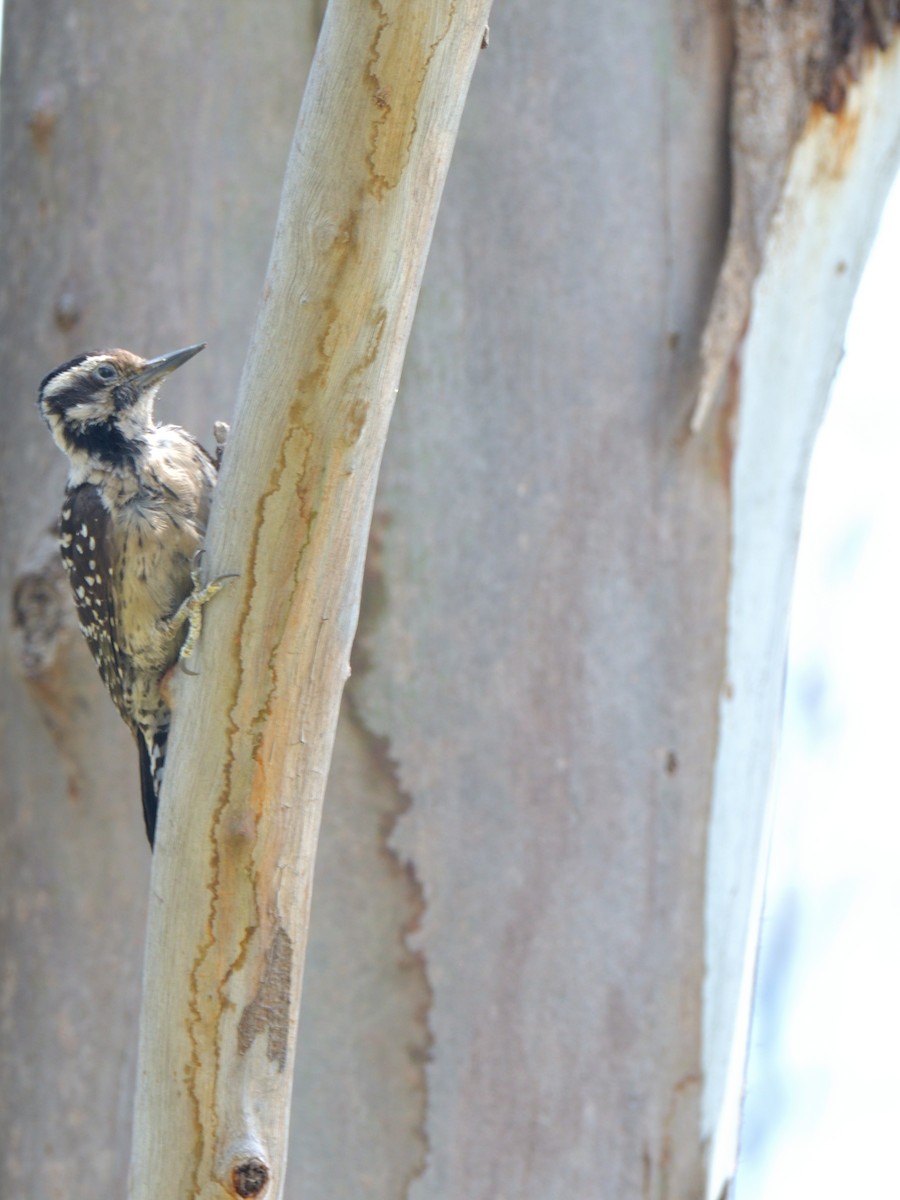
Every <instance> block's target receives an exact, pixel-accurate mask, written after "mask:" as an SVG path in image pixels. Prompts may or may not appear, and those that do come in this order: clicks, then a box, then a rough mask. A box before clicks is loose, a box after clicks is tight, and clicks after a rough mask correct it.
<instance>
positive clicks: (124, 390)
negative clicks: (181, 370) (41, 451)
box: [38, 344, 203, 467]
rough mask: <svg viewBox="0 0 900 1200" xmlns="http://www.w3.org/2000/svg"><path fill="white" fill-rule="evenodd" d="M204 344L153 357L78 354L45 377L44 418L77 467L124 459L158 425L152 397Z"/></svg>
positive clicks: (40, 404) (132, 454)
mask: <svg viewBox="0 0 900 1200" xmlns="http://www.w3.org/2000/svg"><path fill="white" fill-rule="evenodd" d="M202 349H203V346H202V344H201V345H198V346H188V347H187V348H186V349H185V350H176V351H175V352H174V353H173V354H164V355H162V356H161V357H160V358H153V359H150V360H147V359H144V358H140V357H139V356H138V355H137V354H132V353H131V352H130V351H129V350H102V351H95V352H92V353H89V354H79V355H78V357H77V358H73V359H71V360H70V361H69V362H67V363H63V364H62V366H60V367H57V368H56V370H55V371H51V372H50V374H49V375H48V376H47V377H46V379H44V380H43V382H42V383H41V387H40V392H39V395H38V407H39V408H40V411H41V416H42V417H43V418H44V420H45V421H46V422H47V425H48V426H49V428H50V432H51V433H52V434H53V438H54V440H55V442H56V444H57V445H58V446H59V448H60V449H61V450H62V451H63V452H64V453H65V454H67V455H68V456H69V459H70V461H71V462H72V465H73V467H75V466H78V465H83V464H85V463H87V462H97V463H100V464H116V463H124V462H125V461H127V460H128V459H133V458H134V457H135V455H136V454H137V453H138V452H139V450H140V448H141V445H142V442H143V439H144V437H145V436H146V434H147V433H148V432H149V431H150V430H151V429H152V428H153V401H154V399H155V397H156V393H157V391H158V390H159V386H160V384H161V383H162V381H163V380H164V379H165V377H166V376H167V375H169V374H170V373H171V372H172V371H174V370H175V369H176V367H180V366H181V365H182V363H186V362H187V361H188V359H189V358H193V357H194V355H195V354H197V353H199V351H200V350H202Z"/></svg>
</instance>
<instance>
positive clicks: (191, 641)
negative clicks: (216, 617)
mask: <svg viewBox="0 0 900 1200" xmlns="http://www.w3.org/2000/svg"><path fill="white" fill-rule="evenodd" d="M203 554H204V551H203V549H202V548H201V549H200V550H198V551H197V553H196V554H195V555H194V565H193V567H192V569H191V591H190V595H189V596H187V598H186V599H185V600H184V601H183V602H182V604H181V605H180V607H179V609H178V611H177V612H176V613H175V616H174V617H173V618H172V624H173V625H174V626H175V627H176V628H177V627H179V626H181V625H183V624H184V623H185V622H187V633H186V635H185V639H184V642H183V643H182V645H181V650H180V651H179V654H178V661H179V664H180V666H181V669H182V671H184V673H185V675H199V673H200V672H199V671H192V670H191V669H190V668H189V667H188V666H187V665H186V660H187V659H189V658H191V657H192V656H193V654H194V651H195V650H196V649H197V643H198V642H199V640H200V632H201V630H202V628H203V609H204V607H205V606H206V605H207V604H209V602H210V600H212V598H213V596H216V595H218V593H219V592H220V591H221V590H222V588H223V587H224V586H225V584H226V583H227V582H228V580H229V579H237V578H238V575H237V572H235V571H229V572H228V573H227V574H225V575H217V576H216V577H215V579H211V580H210V581H209V583H207V584H203V583H201V581H200V571H199V568H200V563H201V562H202V561H203Z"/></svg>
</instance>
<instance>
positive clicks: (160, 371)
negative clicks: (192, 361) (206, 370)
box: [129, 342, 206, 392]
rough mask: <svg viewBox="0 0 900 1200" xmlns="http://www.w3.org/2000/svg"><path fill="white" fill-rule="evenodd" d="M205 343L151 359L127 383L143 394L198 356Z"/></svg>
mask: <svg viewBox="0 0 900 1200" xmlns="http://www.w3.org/2000/svg"><path fill="white" fill-rule="evenodd" d="M205 345H206V342H198V343H197V345H196V346H186V347H185V349H184V350H173V351H172V353H171V354H161V355H160V356H159V358H151V359H150V361H149V362H147V363H145V364H144V367H143V369H142V370H140V371H138V373H137V375H132V377H131V379H130V380H129V383H131V384H132V385H137V387H138V388H139V389H140V390H141V391H142V392H143V391H146V389H147V388H149V387H153V385H154V384H157V383H161V382H162V380H163V379H165V377H166V376H167V375H171V374H172V372H173V371H175V370H177V369H178V367H181V366H183V365H184V364H185V363H186V362H187V361H188V359H189V358H193V357H194V355H195V354H199V353H200V351H201V350H202V349H203V347H204V346H205Z"/></svg>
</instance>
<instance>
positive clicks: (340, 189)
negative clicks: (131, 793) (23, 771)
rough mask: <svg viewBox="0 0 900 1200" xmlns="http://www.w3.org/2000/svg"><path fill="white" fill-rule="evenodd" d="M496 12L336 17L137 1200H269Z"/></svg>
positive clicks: (279, 289) (181, 807)
mask: <svg viewBox="0 0 900 1200" xmlns="http://www.w3.org/2000/svg"><path fill="white" fill-rule="evenodd" d="M489 8H490V4H489V0H457V2H455V3H454V2H453V0H435V2H432V3H426V2H425V0H416V3H404V2H402V0H384V2H381V3H372V4H370V5H367V6H360V5H358V4H354V3H350V0H332V2H331V4H330V5H329V7H328V12H327V15H326V19H325V23H324V26H323V29H322V34H321V37H320V41H319V47H318V50H317V52H316V57H315V61H314V63H313V67H312V70H311V74H310V78H309V82H308V85H307V89H306V94H305V97H304V101H303V106H302V108H301V112H300V118H299V122H298V127H297V132H296V135H295V140H294V144H293V147H292V151H291V155H290V160H289V163H288V168H287V174H286V179H285V185H284V192H283V196H282V204H281V211H280V214H279V219H278V226H277V230H276V235H275V242H274V246H273V251H272V258H271V261H270V265H269V271H268V276H267V280H266V284H265V288H264V291H263V299H262V305H261V308H260V312H259V317H258V323H257V328H256V332H255V334H254V338H253V342H252V345H251V348H250V353H249V357H248V360H247V364H246V367H245V371H244V376H243V380H242V384H241V391H240V397H239V400H238V407H237V414H236V419H235V422H234V426H233V429H232V433H231V437H230V439H229V444H228V448H227V451H226V455H225V463H224V466H223V471H222V477H221V481H220V484H219V489H218V494H217V499H216V503H215V508H214V512H213V515H212V520H211V524H210V529H209V535H208V538H207V548H208V554H207V558H206V562H205V566H206V567H207V569H208V570H209V572H210V573H211V574H212V573H218V572H225V571H235V572H239V575H240V577H239V578H238V579H237V580H235V581H234V582H233V583H231V584H229V586H228V588H227V589H226V591H225V592H223V593H222V595H221V596H220V597H218V598H217V599H216V600H215V601H214V602H213V603H212V604H211V605H210V606H209V608H208V609H207V613H206V623H205V628H204V633H203V637H202V642H201V657H200V660H199V663H200V675H199V677H198V678H188V677H181V678H180V679H179V680H178V681H177V683H176V685H175V691H176V697H175V699H176V710H175V711H176V719H175V722H174V724H173V729H172V737H171V741H170V748H169V763H168V772H167V779H166V786H165V792H164V799H163V806H162V812H161V819H160V825H159V830H158V839H157V850H156V854H155V856H154V864H153V875H152V882H151V906H150V915H149V924H148V933H147V956H146V963H145V986H144V1006H143V1011H142V1015H141V1035H140V1050H139V1055H140V1058H139V1077H138V1092H137V1098H136V1110H135V1135H134V1147H133V1156H132V1179H131V1190H130V1194H131V1196H132V1197H133V1200H149V1198H150V1197H155V1196H160V1195H166V1196H173V1197H185V1196H190V1197H201V1196H202V1197H207V1196H209V1197H212V1196H215V1197H221V1196H222V1195H223V1189H224V1194H226V1195H237V1196H258V1195H259V1196H261V1195H263V1194H265V1195H266V1196H267V1197H277V1196H280V1195H281V1192H282V1186H283V1174H284V1164H285V1159H286V1153H287V1120H288V1112H289V1104H290V1088H291V1076H292V1068H293V1058H294V1044H295V1031H296V1021H297V1014H298V1010H299V998H300V984H301V977H302V966H303V957H304V952H305V946H306V938H307V925H308V917H309V902H310V893H311V886H312V871H313V862H314V858H315V849H316V839H317V835H318V828H319V819H320V814H321V804H322V796H323V792H324V787H325V779H326V775H327V771H328V766H329V762H330V757H331V749H332V743H333V737H334V730H335V725H336V721H337V714H338V705H339V701H340V696H341V692H342V690H343V686H344V682H345V680H346V678H347V674H348V669H349V668H348V659H349V652H350V645H351V642H352V638H353V634H354V631H355V628H356V621H357V614H358V608H359V595H360V585H361V576H362V566H363V560H364V556H365V548H366V540H367V535H368V528H369V522H370V518H371V511H372V503H373V497H374V491H375V483H376V478H377V472H378V467H379V463H380V460H381V454H382V450H383V445H384V439H385V436H386V431H387V425H388V420H389V417H390V413H391V409H392V405H393V399H394V395H395V393H396V390H397V384H398V380H399V377H400V369H401V365H402V361H403V355H404V352H405V348H406V342H407V338H408V335H409V329H410V324H411V321H412V315H413V311H414V308H415V302H416V298H417V295H418V290H419V284H420V280H421V276H422V271H423V267H424V262H425V257H426V254H427V250H428V245H429V242H430V239H431V232H432V228H433V224H434V219H435V215H436V211H437V206H438V202H439V198H440V193H441V189H442V186H443V182H444V179H445V176H446V171H447V167H448V163H449V159H450V154H451V151H452V147H453V143H454V140H455V136H456V131H457V127H458V123H459V118H460V114H461V111H462V106H463V102H464V99H465V95H466V91H467V88H468V83H469V79H470V77H471V72H472V69H473V67H474V62H475V58H476V56H477V54H478V49H479V46H480V44H481V40H482V35H483V32H484V28H485V24H486V21H487V17H488V12H489Z"/></svg>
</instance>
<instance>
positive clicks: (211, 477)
mask: <svg viewBox="0 0 900 1200" xmlns="http://www.w3.org/2000/svg"><path fill="white" fill-rule="evenodd" d="M202 349H203V343H201V344H200V345H197V346H188V347H187V348H186V349H184V350H176V351H175V352H174V353H172V354H164V355H162V356H161V357H159V358H152V359H149V360H147V359H144V358H140V357H139V356H138V355H136V354H132V353H131V352H130V351H128V350H103V351H95V352H91V353H87V354H79V355H78V356H77V357H76V358H73V359H71V360H70V361H69V362H66V363H63V364H62V366H59V367H57V368H56V370H55V371H51V372H50V374H49V375H48V376H47V377H46V379H44V380H43V382H42V383H41V386H40V392H39V395H38V407H39V408H40V412H41V416H42V417H43V418H44V421H45V422H46V423H47V425H48V426H49V428H50V432H51V433H52V435H53V438H54V440H55V442H56V444H57V445H58V446H59V448H60V449H61V450H62V451H63V452H64V453H65V454H66V456H67V457H68V459H69V478H68V484H67V487H66V494H65V500H64V502H63V507H62V515H61V517H60V527H59V528H60V550H61V552H62V558H63V563H64V564H65V568H66V572H67V574H68V577H69V583H70V585H71V587H72V592H73V595H74V598H75V606H76V609H77V612H78V621H79V624H80V625H81V631H82V633H83V634H84V636H85V638H86V639H87V643H88V646H89V647H90V650H91V653H92V654H93V656H94V660H95V662H96V663H97V666H98V668H99V670H100V675H101V678H102V679H103V682H104V683H105V684H106V687H107V689H108V690H109V694H110V696H111V697H112V699H113V702H114V703H115V705H116V708H117V709H118V710H119V713H120V714H121V716H122V718H123V720H124V721H125V723H126V725H128V727H129V728H130V729H131V731H132V733H133V734H134V736H135V739H136V741H137V746H138V756H139V759H140V777H141V800H142V803H143V808H144V824H145V826H146V829H147V837H148V839H149V841H150V846H151V848H152V846H153V841H154V836H155V832H156V814H157V809H158V806H159V794H160V788H161V786H162V776H163V768H164V766H165V758H166V741H167V739H168V734H169V723H170V719H171V709H170V706H169V701H168V698H167V696H168V689H167V686H166V684H167V682H168V679H169V675H170V672H171V671H172V669H173V668H174V667H175V666H176V665H177V663H178V661H179V658H182V659H183V658H185V657H187V655H188V654H190V653H191V651H192V650H193V648H194V644H195V642H196V638H197V636H198V634H199V623H200V614H201V612H202V608H203V605H204V604H205V603H207V601H209V600H210V599H211V598H212V597H213V596H214V595H215V594H216V592H218V591H219V589H220V588H221V587H222V586H223V584H224V582H225V580H226V579H227V578H230V576H219V577H218V578H217V579H214V580H212V581H211V582H210V583H208V584H207V585H206V586H205V587H202V586H201V585H200V581H199V576H198V572H197V567H198V565H199V556H200V554H201V553H202V547H203V538H204V534H205V532H206V523H207V520H208V518H209V508H210V503H211V500H212V492H213V488H214V487H215V484H216V477H217V474H218V463H219V459H220V457H221V447H222V443H223V441H224V431H225V430H226V429H227V427H226V426H224V425H217V428H216V438H217V442H218V443H219V453H218V455H217V458H216V459H213V458H211V457H210V455H209V454H207V452H206V451H205V450H204V449H203V447H202V446H201V445H200V443H199V442H198V441H197V440H196V439H195V438H194V437H192V436H191V434H189V433H188V432H186V430H184V429H181V428H179V427H178V426H177V425H157V424H156V422H155V420H154V419H153V403H154V400H155V399H156V393H157V392H158V390H159V387H160V384H161V383H162V382H163V380H164V379H165V378H166V376H167V375H169V374H171V372H172V371H174V370H175V369H176V368H177V367H180V366H182V365H183V364H184V363H186V362H187V361H188V360H189V359H191V358H193V357H194V355H195V354H198V353H199V352H200V351H201V350H202Z"/></svg>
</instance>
